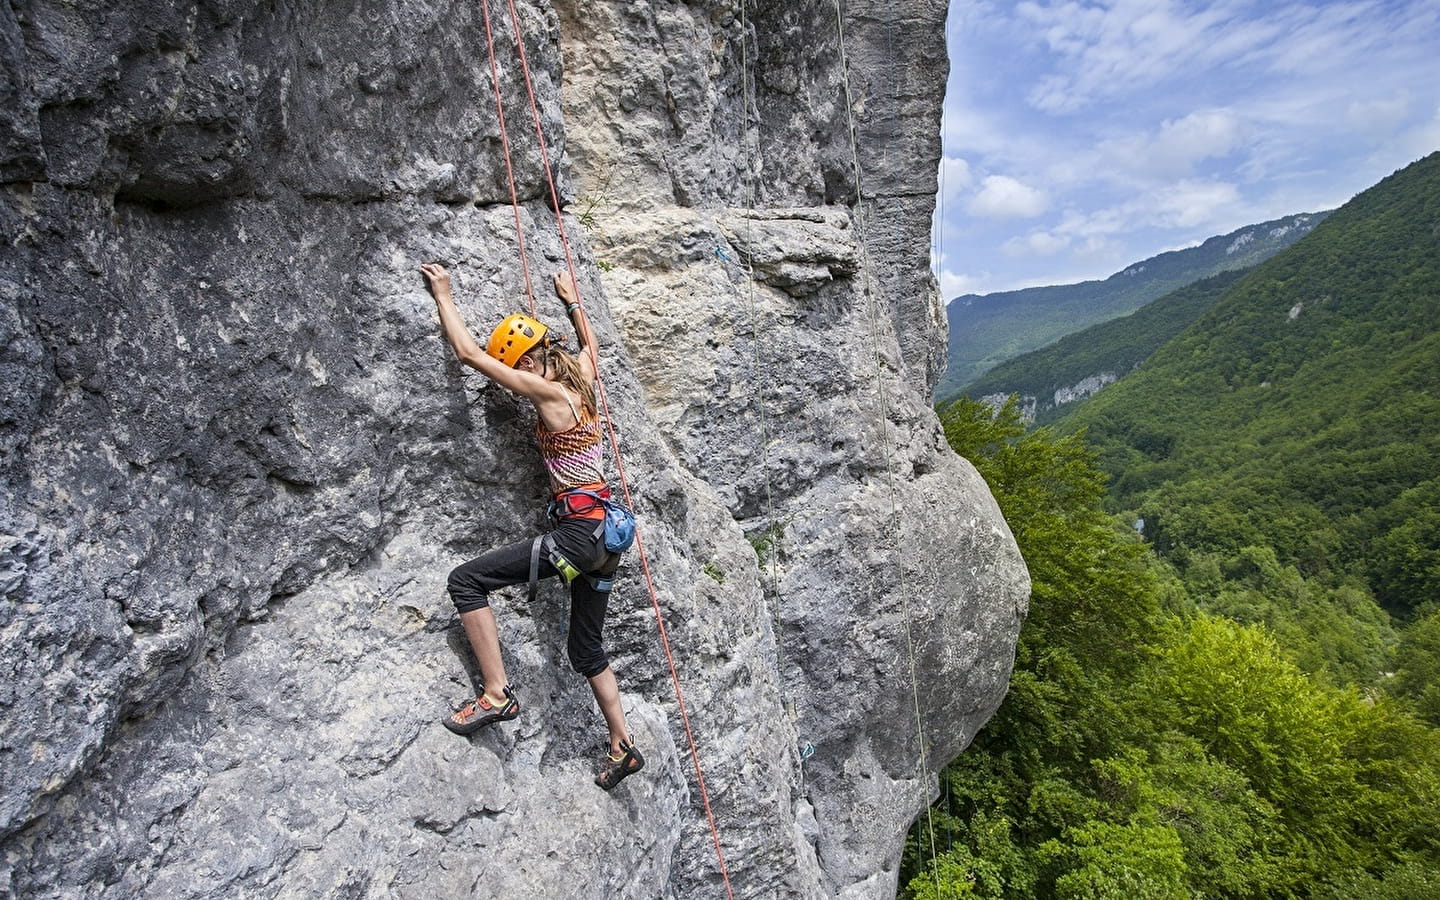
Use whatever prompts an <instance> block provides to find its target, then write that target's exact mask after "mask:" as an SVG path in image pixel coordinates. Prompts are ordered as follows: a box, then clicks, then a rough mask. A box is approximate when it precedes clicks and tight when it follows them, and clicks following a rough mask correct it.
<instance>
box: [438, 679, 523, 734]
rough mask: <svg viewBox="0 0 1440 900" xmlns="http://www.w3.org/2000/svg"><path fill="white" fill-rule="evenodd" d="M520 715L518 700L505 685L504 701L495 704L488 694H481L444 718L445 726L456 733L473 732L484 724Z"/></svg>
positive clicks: (491, 723)
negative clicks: (497, 704)
mask: <svg viewBox="0 0 1440 900" xmlns="http://www.w3.org/2000/svg"><path fill="white" fill-rule="evenodd" d="M518 715H520V701H519V700H516V699H515V695H514V694H513V693H511V691H510V689H509V688H508V687H507V688H506V689H505V702H504V703H502V704H500V705H499V706H496V705H495V704H494V703H492V702H491V701H490V697H489V695H488V694H481V695H480V696H478V697H476V698H475V699H473V700H471V701H470V702H468V703H466V704H465V705H464V706H462V707H460V708H459V709H457V710H455V712H453V713H451V714H450V715H449V716H447V717H446V718H445V727H446V728H448V729H450V730H451V731H453V732H455V733H456V734H473V733H475V732H477V731H479V730H480V729H482V728H484V727H485V726H486V725H493V724H494V723H496V722H505V721H508V720H510V719H513V718H515V717H516V716H518Z"/></svg>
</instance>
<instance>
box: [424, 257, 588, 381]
mask: <svg viewBox="0 0 1440 900" xmlns="http://www.w3.org/2000/svg"><path fill="white" fill-rule="evenodd" d="M420 271H421V272H423V273H424V275H425V280H426V281H427V282H429V285H430V293H431V294H433V295H434V297H435V309H436V311H437V312H438V313H439V314H440V330H441V332H442V333H443V334H444V335H445V340H446V342H447V343H449V344H450V347H451V349H453V350H454V351H455V355H456V356H457V357H459V359H460V361H461V362H462V363H464V364H465V365H467V366H469V367H470V368H472V369H475V370H476V371H478V372H479V373H480V374H482V375H484V376H485V377H486V378H489V379H490V380H491V381H493V382H495V383H496V384H498V385H500V386H501V387H504V388H508V389H509V390H511V391H514V392H515V393H517V394H519V395H520V396H522V397H525V398H526V399H528V400H531V401H533V402H535V403H537V404H539V403H544V402H551V403H563V402H564V400H565V395H564V389H563V388H561V387H560V386H559V385H557V384H555V383H554V382H550V381H546V380H545V379H544V378H541V377H540V376H538V375H533V374H531V373H529V372H522V371H520V370H519V369H513V368H511V367H510V366H507V365H505V364H504V363H502V362H500V360H498V359H496V358H494V357H493V356H491V355H490V354H488V353H486V352H485V351H484V350H482V349H480V345H479V344H477V343H476V342H475V338H474V337H473V336H471V334H470V329H468V328H466V327H465V320H464V319H462V318H461V317H460V310H458V309H456V307H455V300H454V298H453V297H451V295H450V273H449V272H446V271H445V267H444V266H442V265H440V264H439V263H425V264H424V265H422V266H421V267H420Z"/></svg>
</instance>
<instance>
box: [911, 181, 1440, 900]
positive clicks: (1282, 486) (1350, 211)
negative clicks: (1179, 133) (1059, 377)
mask: <svg viewBox="0 0 1440 900" xmlns="http://www.w3.org/2000/svg"><path fill="white" fill-rule="evenodd" d="M941 419H942V422H943V424H944V426H945V430H946V435H947V437H948V438H949V440H950V443H951V445H952V446H953V447H954V448H955V449H956V451H957V452H959V453H961V454H962V455H964V456H966V457H967V458H969V459H970V460H971V461H972V462H973V463H975V465H976V467H977V468H978V469H979V470H980V471H981V473H982V474H983V475H984V476H985V478H986V480H987V481H988V482H989V484H990V486H991V489H992V490H993V491H994V493H995V496H996V499H997V501H998V502H999V503H1000V506H1001V509H1002V510H1003V511H1004V513H1005V516H1006V519H1007V521H1009V522H1010V525H1011V528H1012V530H1013V531H1014V533H1015V537H1016V540H1017V542H1018V543H1019V545H1020V549H1021V552H1022V553H1023V554H1024V556H1025V559H1026V562H1027V564H1028V565H1029V566H1030V568H1031V575H1032V578H1033V580H1034V595H1033V599H1032V610H1031V616H1030V618H1029V620H1028V621H1027V622H1026V625H1025V628H1024V629H1023V630H1022V632H1021V638H1020V644H1019V647H1018V650H1017V658H1016V669H1015V674H1014V676H1013V678H1012V686H1011V692H1010V695H1009V696H1008V697H1007V699H1006V701H1005V704H1004V705H1003V706H1002V707H1001V709H1000V711H999V712H998V713H997V715H996V716H995V718H994V719H993V720H992V721H991V722H990V723H989V724H988V725H987V726H986V728H985V729H984V730H983V731H982V732H981V733H980V734H979V735H978V736H977V737H976V739H975V742H974V744H973V745H972V746H971V748H970V749H969V750H968V751H967V752H966V753H965V754H964V755H962V756H961V757H960V758H959V759H958V760H956V761H955V762H954V763H952V764H951V765H950V766H949V767H947V769H946V770H945V771H944V772H943V773H942V776H941V799H940V801H939V802H938V803H937V804H936V805H935V807H934V810H933V822H934V827H933V830H932V829H931V828H929V827H926V826H925V824H924V820H923V819H922V825H921V827H919V828H917V829H915V830H914V831H912V834H911V842H910V845H909V852H908V853H907V856H906V860H905V865H906V869H905V875H904V878H903V879H902V885H904V886H905V887H904V888H903V890H902V895H903V896H906V897H925V898H932V897H995V898H999V897H1017V896H1025V897H1031V896H1033V897H1047V898H1048V897H1057V898H1082V897H1085V898H1092V897H1094V898H1098V897H1115V898H1121V897H1125V898H1131V897H1147V898H1151V897H1153V898H1169V897H1174V898H1190V897H1236V898H1241V897H1245V898H1249V897H1253V898H1270V897H1320V898H1336V900H1339V898H1346V900H1351V898H1360V900H1364V898H1373V900H1380V898H1394V900H1400V898H1421V897H1440V829H1437V828H1436V827H1435V823H1436V822H1440V154H1435V155H1432V156H1431V157H1427V158H1426V159H1423V160H1421V161H1419V162H1417V163H1415V164H1414V165H1412V166H1410V167H1408V168H1407V169H1405V170H1403V171H1401V172H1399V173H1396V174H1395V175H1394V176H1392V177H1391V178H1389V179H1386V180H1385V181H1383V182H1381V183H1380V184H1379V185H1377V186H1376V187H1375V188H1372V189H1371V190H1369V191H1367V192H1365V193H1364V194H1362V195H1360V196H1359V197H1357V198H1355V200H1353V201H1352V202H1351V203H1349V204H1347V205H1346V206H1345V207H1344V208H1342V209H1341V210H1339V211H1337V212H1336V213H1335V214H1333V215H1332V216H1331V217H1330V218H1329V219H1328V220H1327V221H1326V222H1325V223H1324V224H1323V225H1321V226H1320V227H1319V228H1317V229H1316V230H1315V231H1314V232H1313V233H1312V234H1311V235H1309V236H1308V237H1306V238H1305V239H1304V240H1302V241H1300V242H1299V243H1297V244H1296V245H1295V246H1294V247H1292V248H1290V249H1289V250H1287V251H1285V252H1284V253H1281V254H1279V255H1277V256H1276V257H1275V258H1273V259H1271V260H1270V261H1268V262H1266V263H1264V264H1262V265H1260V266H1257V267H1256V268H1255V269H1254V270H1253V271H1251V272H1249V273H1247V274H1245V275H1244V276H1242V277H1240V278H1239V279H1238V280H1236V282H1235V283H1234V284H1233V285H1232V286H1230V287H1229V288H1228V289H1227V290H1226V291H1225V292H1224V293H1223V296H1221V297H1219V298H1218V299H1217V300H1216V301H1215V302H1214V305H1213V306H1212V308H1211V309H1210V310H1209V311H1208V312H1206V313H1204V314H1203V315H1201V316H1200V317H1199V318H1198V319H1197V320H1196V321H1195V322H1194V324H1193V325H1191V326H1189V327H1188V328H1186V329H1185V330H1184V331H1183V332H1181V333H1180V334H1179V335H1178V336H1177V337H1175V338H1174V339H1173V340H1171V341H1169V342H1168V343H1166V344H1165V345H1164V346H1162V347H1161V348H1160V349H1158V350H1157V351H1156V352H1155V353H1154V354H1152V355H1151V356H1150V357H1149V359H1147V361H1146V362H1144V363H1143V364H1142V365H1141V366H1140V367H1139V369H1138V370H1137V371H1136V372H1134V373H1133V374H1131V375H1129V376H1127V377H1125V378H1124V379H1122V380H1121V381H1120V382H1119V383H1117V384H1115V385H1113V386H1111V387H1109V388H1106V389H1105V390H1104V391H1102V392H1101V393H1100V394H1099V395H1097V396H1096V397H1095V398H1093V399H1092V400H1090V401H1087V402H1086V403H1084V404H1082V405H1080V407H1079V408H1078V409H1077V410H1076V411H1075V412H1074V413H1072V414H1070V415H1068V416H1066V417H1065V418H1064V419H1062V420H1060V421H1059V422H1058V423H1057V425H1056V430H1054V431H1052V430H1050V429H1049V428H1042V429H1040V430H1038V431H1033V432H1030V433H1026V430H1025V428H1024V426H1023V425H1022V424H1021V422H1020V416H1019V414H1018V412H1017V410H1016V405H1015V403H1014V401H1013V399H1012V401H1011V403H1010V404H1008V405H1007V406H1006V407H1005V408H1004V409H1003V410H1002V411H1000V412H999V414H998V415H997V414H995V413H994V411H993V410H992V409H990V408H989V407H986V406H983V405H981V404H978V403H973V402H971V401H969V400H962V401H959V402H957V403H954V404H951V405H949V406H946V407H944V408H943V409H942V411H941ZM1107 482H1108V487H1107V486H1106V485H1107ZM1131 523H1135V525H1136V526H1137V527H1131ZM1137 528H1138V531H1137ZM932 860H933V861H934V864H933V865H932Z"/></svg>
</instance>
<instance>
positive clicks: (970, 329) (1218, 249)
mask: <svg viewBox="0 0 1440 900" xmlns="http://www.w3.org/2000/svg"><path fill="white" fill-rule="evenodd" d="M1327 215H1329V212H1320V213H1297V214H1295V215H1292V216H1286V217H1284V218H1283V219H1275V220H1273V221H1270V222H1262V223H1260V224H1258V225H1247V226H1246V227H1244V228H1241V229H1238V230H1236V231H1232V232H1230V233H1229V234H1224V235H1219V236H1217V237H1212V238H1210V239H1209V240H1207V241H1205V242H1204V243H1203V244H1201V245H1200V246H1198V247H1188V248H1186V249H1184V250H1171V251H1168V252H1166V253H1161V254H1159V255H1157V256H1153V257H1151V258H1149V259H1146V260H1142V261H1141V262H1137V263H1134V264H1133V265H1130V266H1127V267H1126V268H1125V269H1124V270H1123V271H1121V272H1116V273H1115V274H1114V275H1111V276H1110V277H1109V278H1106V279H1104V280H1101V281H1084V282H1081V283H1079V284H1062V285H1047V286H1045V287H1034V288H1025V289H1024V290H1019V291H1000V292H997V293H994V294H986V295H984V296H979V295H976V294H966V295H963V296H960V297H956V298H955V299H954V300H952V301H950V303H949V304H948V305H947V306H946V311H945V315H946V318H947V319H948V320H949V324H950V344H949V349H948V352H947V356H946V359H947V368H946V370H945V376H944V378H943V379H942V380H941V381H940V384H939V385H938V386H937V387H936V389H935V396H936V397H939V398H942V399H943V398H947V397H953V396H955V395H956V394H958V393H960V392H961V391H962V390H965V391H966V392H967V393H969V394H970V396H975V395H974V393H973V392H970V391H968V390H966V389H967V386H968V385H969V383H970V382H971V381H973V380H974V379H975V378H977V377H979V376H980V375H982V374H983V373H985V372H986V371H988V370H989V369H991V368H993V367H994V366H995V365H997V364H999V363H1001V362H1004V361H1005V360H1007V359H1011V358H1013V357H1015V356H1019V355H1020V354H1022V353H1028V352H1029V351H1031V350H1036V349H1039V348H1040V347H1044V346H1045V345H1047V344H1050V343H1052V342H1054V341H1056V340H1058V339H1059V338H1061V337H1064V336H1065V335H1067V334H1071V333H1073V332H1076V331H1080V330H1082V329H1084V328H1088V327H1089V326H1091V325H1094V324H1097V323H1099V322H1105V321H1108V320H1110V319H1113V318H1116V317H1117V316H1123V315H1126V314H1128V313H1131V312H1134V311H1135V310H1137V309H1139V308H1140V307H1142V306H1144V305H1145V304H1147V303H1149V302H1150V301H1152V300H1154V299H1156V298H1157V297H1163V296H1164V295H1165V294H1168V293H1170V292H1171V291H1173V290H1176V289H1178V288H1181V287H1184V286H1185V285H1187V284H1191V283H1193V282H1195V281H1198V280H1199V279H1201V278H1207V277H1209V276H1211V275H1215V274H1218V273H1220V272H1227V271H1231V270H1234V269H1243V268H1247V267H1249V266H1253V265H1255V264H1256V263H1259V262H1261V261H1263V260H1266V259H1269V258H1270V257H1271V256H1273V255H1274V254H1276V253H1277V252H1279V251H1280V250H1283V249H1284V248H1286V247H1288V246H1290V245H1291V244H1293V243H1294V242H1295V241H1297V240H1299V239H1300V238H1301V237H1303V236H1304V235H1306V234H1308V233H1309V232H1310V231H1311V229H1313V228H1314V227H1315V226H1316V225H1318V224H1319V223H1320V222H1322V221H1323V220H1324V219H1325V217H1326V216H1327Z"/></svg>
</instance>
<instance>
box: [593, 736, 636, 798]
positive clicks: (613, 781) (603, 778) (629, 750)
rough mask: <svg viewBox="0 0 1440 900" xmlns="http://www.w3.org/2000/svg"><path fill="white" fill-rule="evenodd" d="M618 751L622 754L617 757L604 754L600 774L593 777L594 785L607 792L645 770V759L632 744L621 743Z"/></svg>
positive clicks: (627, 742)
mask: <svg viewBox="0 0 1440 900" xmlns="http://www.w3.org/2000/svg"><path fill="white" fill-rule="evenodd" d="M620 750H621V751H622V752H621V754H620V756H619V757H615V756H611V755H610V754H608V753H607V754H605V763H604V765H603V766H602V767H601V769H600V774H599V775H596V776H595V783H596V784H598V785H600V786H601V787H602V788H604V789H605V790H607V791H608V790H610V789H611V788H613V787H614V786H615V785H617V784H619V783H620V782H622V781H624V780H625V779H626V778H627V777H629V776H631V775H634V774H635V773H636V772H638V771H640V770H641V769H643V768H645V757H643V756H641V755H640V751H639V749H637V748H636V747H635V745H634V744H632V743H630V742H629V741H621V742H620Z"/></svg>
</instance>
